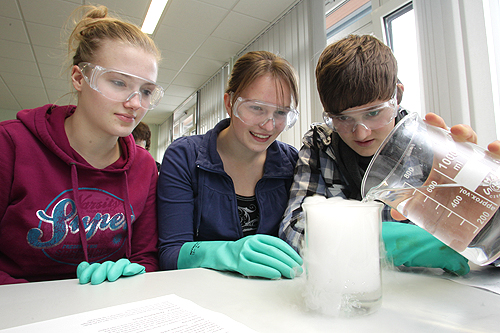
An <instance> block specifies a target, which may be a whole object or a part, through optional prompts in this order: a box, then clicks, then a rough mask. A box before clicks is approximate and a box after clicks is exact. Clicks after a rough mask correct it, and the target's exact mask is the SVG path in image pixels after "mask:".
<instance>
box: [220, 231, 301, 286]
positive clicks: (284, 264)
mask: <svg viewBox="0 0 500 333" xmlns="http://www.w3.org/2000/svg"><path fill="white" fill-rule="evenodd" d="M227 245H228V246H227V248H228V251H224V252H225V253H226V254H227V253H231V256H232V257H234V259H235V260H234V261H233V263H232V264H233V265H234V270H236V271H238V272H240V273H241V274H243V275H246V276H261V277H266V278H268V279H279V278H281V276H284V277H286V278H289V279H293V278H294V277H295V275H296V274H297V275H300V274H302V267H301V266H302V264H303V262H302V258H301V257H300V256H299V255H298V253H297V252H295V250H294V249H292V248H291V247H290V246H289V245H288V244H287V243H286V242H284V241H283V240H281V239H279V238H277V237H273V236H269V235H262V234H258V235H252V236H247V237H244V238H242V239H239V240H237V241H235V242H231V243H228V244H227Z"/></svg>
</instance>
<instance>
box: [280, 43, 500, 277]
mask: <svg viewBox="0 0 500 333" xmlns="http://www.w3.org/2000/svg"><path fill="white" fill-rule="evenodd" d="M316 81H317V87H318V92H319V96H320V99H321V103H322V105H323V108H324V111H325V112H324V120H325V123H323V124H316V125H314V126H313V127H312V128H311V129H310V130H309V131H308V132H307V133H306V134H305V135H304V138H303V143H304V144H303V146H302V148H301V150H300V152H299V159H298V162H297V166H296V169H295V176H294V183H293V185H292V188H291V191H290V200H289V203H288V207H287V209H286V212H285V214H284V217H283V221H282V223H281V225H280V231H279V233H280V237H281V238H282V239H283V240H285V241H287V243H289V244H290V245H291V246H292V247H293V248H294V249H296V250H297V251H300V250H301V249H302V247H303V244H302V243H303V239H304V225H305V223H304V222H305V221H304V212H303V210H302V203H303V202H304V199H305V198H306V197H308V196H312V195H321V196H325V197H327V198H330V197H334V196H340V197H343V198H346V199H354V200H361V181H362V178H363V174H364V172H365V170H366V168H367V167H368V165H369V163H370V161H371V159H372V156H373V155H374V154H375V152H376V151H377V149H378V148H379V146H380V145H381V144H382V142H383V141H384V139H385V138H386V136H387V135H388V134H389V133H390V132H391V130H392V129H393V128H394V126H395V124H396V123H397V122H398V121H399V120H400V119H401V118H402V117H403V116H404V115H406V111H405V110H404V109H402V108H400V107H399V103H400V102H401V98H402V94H403V86H402V84H398V79H397V62H396V59H395V57H394V55H393V54H392V51H391V49H390V48H389V47H387V46H386V45H384V44H383V43H382V42H381V41H379V40H378V39H377V38H375V37H373V36H368V35H366V36H355V35H351V36H348V37H346V38H344V39H341V40H339V41H337V42H335V43H333V44H331V45H329V46H327V47H326V49H325V50H324V51H323V53H322V54H321V56H320V59H319V61H318V64H317V67H316ZM396 87H397V88H396ZM396 91H397V93H396ZM426 121H427V122H428V123H429V124H431V125H434V126H439V127H442V128H446V125H445V123H444V121H443V119H442V118H441V117H439V116H437V115H435V114H432V113H430V114H427V115H426ZM451 133H452V135H453V136H454V138H455V140H457V141H470V142H476V140H477V136H476V134H475V133H474V131H473V130H472V129H471V128H470V127H469V126H466V125H456V126H453V127H452V128H451ZM499 147H500V146H499V143H498V142H495V143H493V144H490V147H489V148H490V150H491V151H493V152H498V150H499ZM393 213H394V215H395V217H396V218H397V220H400V219H404V217H403V216H401V215H400V214H398V213H397V212H396V211H393ZM382 218H383V221H384V223H383V224H382V225H383V228H382V236H383V239H384V242H385V247H386V250H387V257H388V258H389V260H391V261H392V262H393V263H394V265H396V266H399V265H405V266H416V267H435V268H443V269H444V270H447V271H450V272H454V273H456V274H459V275H462V274H466V273H468V272H469V266H468V262H467V259H465V258H464V257H462V256H461V255H460V254H458V253H457V252H456V251H454V250H453V249H451V248H450V247H448V246H446V245H445V244H443V243H442V242H441V241H439V240H438V239H436V238H435V237H434V236H432V235H431V234H429V233H428V232H427V231H425V230H423V229H421V228H420V227H418V226H416V225H414V224H411V223H408V222H409V221H405V222H407V223H399V222H395V221H396V220H395V219H393V218H392V216H391V210H390V207H388V206H386V207H385V210H384V212H383V217H382ZM346 223H349V221H346Z"/></svg>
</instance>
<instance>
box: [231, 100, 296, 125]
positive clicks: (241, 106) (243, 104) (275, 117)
mask: <svg viewBox="0 0 500 333" xmlns="http://www.w3.org/2000/svg"><path fill="white" fill-rule="evenodd" d="M233 114H234V115H235V117H238V118H239V119H240V120H241V121H242V122H244V123H245V124H247V125H250V126H254V125H259V126H264V125H265V124H266V123H267V122H268V121H269V120H271V121H272V122H273V126H274V128H276V129H278V130H279V131H286V130H287V129H289V128H291V127H292V126H293V125H294V124H295V122H296V121H297V118H298V116H299V111H297V109H295V108H293V107H284V106H281V105H276V104H271V103H266V102H262V101H258V100H253V99H246V98H242V97H238V98H237V99H236V102H235V103H234V105H233Z"/></svg>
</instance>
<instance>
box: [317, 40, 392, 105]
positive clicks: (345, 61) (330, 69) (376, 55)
mask: <svg viewBox="0 0 500 333" xmlns="http://www.w3.org/2000/svg"><path fill="white" fill-rule="evenodd" d="M397 74H398V65H397V61H396V58H395V57H394V55H393V54H392V51H391V49H390V48H389V47H388V46H386V45H384V44H383V43H382V42H381V41H380V40H378V39H377V38H375V37H373V36H370V35H364V36H357V35H350V36H347V37H345V38H343V39H341V40H339V41H337V42H335V43H333V44H330V45H328V46H327V47H326V48H325V50H323V52H322V53H321V56H320V57H319V61H318V65H317V66H316V83H317V87H318V92H319V97H320V99H321V103H322V104H323V108H324V109H325V111H326V112H329V113H332V114H337V113H340V112H342V111H344V110H346V109H349V108H352V107H356V106H360V105H364V104H367V103H371V102H374V101H376V100H382V101H385V100H389V99H391V98H392V97H393V96H394V92H395V89H396V82H397Z"/></svg>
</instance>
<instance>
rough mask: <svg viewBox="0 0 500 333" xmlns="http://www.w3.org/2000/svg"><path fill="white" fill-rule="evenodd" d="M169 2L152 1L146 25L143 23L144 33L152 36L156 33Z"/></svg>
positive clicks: (163, 0) (164, 0) (161, 0)
mask: <svg viewBox="0 0 500 333" xmlns="http://www.w3.org/2000/svg"><path fill="white" fill-rule="evenodd" d="M167 2H168V0H151V4H150V5H149V9H148V13H147V14H146V18H145V19H144V23H142V28H141V30H142V32H144V33H147V34H150V35H151V34H152V33H153V32H154V31H155V29H156V25H157V24H158V21H159V20H160V17H161V15H162V13H163V10H164V9H165V6H166V5H167Z"/></svg>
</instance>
